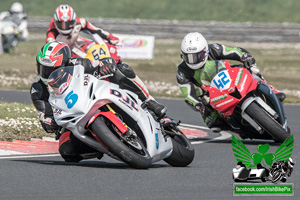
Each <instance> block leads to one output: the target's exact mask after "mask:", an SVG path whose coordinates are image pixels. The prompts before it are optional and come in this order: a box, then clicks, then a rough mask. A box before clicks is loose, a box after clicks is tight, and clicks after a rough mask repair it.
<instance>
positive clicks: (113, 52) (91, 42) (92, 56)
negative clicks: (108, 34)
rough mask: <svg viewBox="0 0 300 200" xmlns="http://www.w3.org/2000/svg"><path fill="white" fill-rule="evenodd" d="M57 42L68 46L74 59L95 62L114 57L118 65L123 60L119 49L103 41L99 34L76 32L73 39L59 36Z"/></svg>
mask: <svg viewBox="0 0 300 200" xmlns="http://www.w3.org/2000/svg"><path fill="white" fill-rule="evenodd" d="M56 40H57V41H59V42H65V43H67V44H68V46H69V47H70V49H71V51H72V57H73V58H74V57H75V58H88V59H89V60H91V61H93V60H100V59H102V58H106V57H112V58H113V59H115V61H116V62H117V63H119V62H120V60H121V57H120V56H118V52H117V47H116V46H115V45H113V44H110V43H109V42H108V41H106V40H103V39H102V38H101V37H100V36H99V35H98V34H91V33H81V32H79V31H76V30H75V31H74V33H73V34H72V36H71V37H69V36H66V35H62V34H59V35H58V36H57V37H56Z"/></svg>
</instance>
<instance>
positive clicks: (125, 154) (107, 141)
mask: <svg viewBox="0 0 300 200" xmlns="http://www.w3.org/2000/svg"><path fill="white" fill-rule="evenodd" d="M106 120H107V119H106V118H104V117H102V116H98V117H97V118H96V119H95V121H94V122H93V123H92V124H91V126H90V127H91V129H92V131H93V133H94V134H95V135H96V136H97V137H98V139H99V140H100V141H101V142H102V143H103V145H104V146H105V147H106V148H107V149H108V150H109V151H110V152H111V153H113V154H114V155H116V156H117V157H118V158H119V159H120V160H122V161H123V162H125V163H126V164H128V165H129V166H131V167H133V168H136V169H147V168H149V167H150V166H151V164H152V159H151V156H150V155H149V153H148V151H147V149H146V148H145V147H144V145H143V144H142V142H141V141H140V140H139V144H140V145H141V146H142V150H141V152H139V153H138V152H136V151H134V149H132V148H130V147H129V146H128V145H127V144H126V143H125V142H124V141H121V140H120V138H118V137H117V133H116V135H115V134H114V133H113V132H112V131H111V130H110V129H109V127H108V126H107V125H106Z"/></svg>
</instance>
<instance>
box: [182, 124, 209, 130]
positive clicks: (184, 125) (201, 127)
mask: <svg viewBox="0 0 300 200" xmlns="http://www.w3.org/2000/svg"><path fill="white" fill-rule="evenodd" d="M179 126H181V127H185V128H197V129H205V130H210V129H209V128H207V127H205V126H196V125H191V124H182V123H181V124H180V125H179Z"/></svg>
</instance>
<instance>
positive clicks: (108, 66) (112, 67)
mask: <svg viewBox="0 0 300 200" xmlns="http://www.w3.org/2000/svg"><path fill="white" fill-rule="evenodd" d="M116 66H117V64H116V62H115V61H113V60H112V58H110V59H105V60H103V61H99V73H100V74H101V76H105V75H109V74H115V73H116V70H117V67H116Z"/></svg>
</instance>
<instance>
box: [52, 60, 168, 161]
mask: <svg viewBox="0 0 300 200" xmlns="http://www.w3.org/2000/svg"><path fill="white" fill-rule="evenodd" d="M112 91H114V92H112ZM71 92H72V95H75V94H76V95H77V96H78V98H77V99H76V102H75V101H72V98H71V96H72V95H71V96H69V98H68V99H67V96H68V94H70V93H71ZM132 98H134V99H132ZM73 100H75V98H74V99H73ZM49 102H50V103H51V105H52V106H53V107H54V109H55V110H59V111H60V112H54V118H55V121H56V122H57V124H58V125H59V126H62V127H64V128H67V129H69V130H71V131H72V133H73V134H74V135H75V136H76V137H77V138H78V139H80V140H81V141H83V142H85V143H87V144H90V143H93V145H94V146H97V147H96V148H97V149H98V150H99V149H101V152H107V150H106V149H105V148H104V147H103V146H102V145H101V144H100V143H98V142H95V141H91V139H90V138H88V137H87V136H86V135H85V132H86V131H87V128H86V125H87V124H88V122H89V120H90V119H91V118H92V117H93V116H94V115H95V114H97V113H99V112H101V107H102V106H104V105H106V104H109V103H112V104H115V105H116V106H118V107H119V108H120V109H121V110H123V111H124V112H126V113H128V114H129V115H130V117H131V118H132V119H133V120H134V121H136V124H137V126H139V127H140V129H141V131H142V133H144V137H145V140H146V143H147V144H146V146H147V150H148V152H149V154H150V156H151V157H152V162H156V161H159V160H161V159H164V158H167V157H168V156H170V155H171V153H172V149H173V145H172V141H171V139H170V138H169V137H164V136H163V134H162V128H161V125H160V123H159V122H157V121H156V120H155V119H154V118H153V116H152V115H151V114H150V113H149V112H148V111H147V110H146V109H143V108H142V107H141V105H142V101H141V100H139V99H138V96H137V95H136V94H134V93H132V92H130V91H128V90H124V89H123V90H122V89H120V88H119V86H118V85H116V84H114V83H111V82H108V81H105V80H98V79H97V78H96V77H94V76H93V75H88V74H84V68H83V66H81V65H76V66H74V72H73V78H72V81H71V83H70V86H69V87H68V88H67V90H66V91H65V92H64V93H63V94H62V95H61V96H54V95H51V96H50V98H49ZM67 102H69V103H71V104H72V107H71V108H68V107H67ZM133 102H134V106H135V108H133V106H132V103H133ZM69 107H70V106H69ZM70 111H71V112H70ZM156 133H158V136H155V134H156ZM157 143H158V144H159V148H156V144H157ZM99 146H100V147H99ZM99 151H100V150H99Z"/></svg>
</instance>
